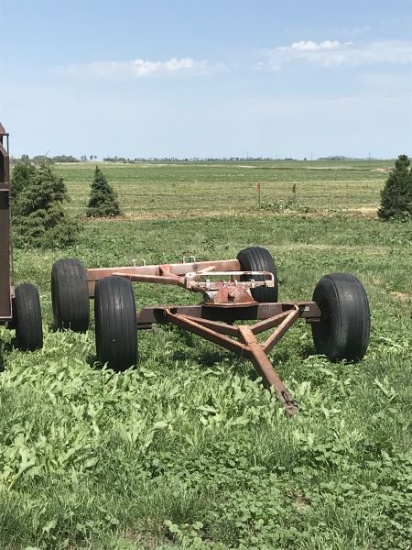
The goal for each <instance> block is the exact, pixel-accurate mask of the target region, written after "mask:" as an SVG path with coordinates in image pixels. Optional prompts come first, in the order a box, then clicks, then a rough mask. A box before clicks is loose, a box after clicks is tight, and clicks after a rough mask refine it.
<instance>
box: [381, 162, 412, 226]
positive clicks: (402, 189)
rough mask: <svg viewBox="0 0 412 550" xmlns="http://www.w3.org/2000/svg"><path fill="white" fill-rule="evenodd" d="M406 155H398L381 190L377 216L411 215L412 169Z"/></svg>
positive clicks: (401, 216)
mask: <svg viewBox="0 0 412 550" xmlns="http://www.w3.org/2000/svg"><path fill="white" fill-rule="evenodd" d="M409 165H410V160H409V159H408V157H407V155H399V157H398V159H397V160H396V161H395V168H394V169H393V170H392V171H391V172H390V174H389V176H388V179H387V180H386V182H385V187H384V188H383V190H382V191H381V206H380V208H379V210H378V216H379V218H381V219H383V220H389V219H396V218H397V219H400V218H405V217H411V216H412V171H411V170H409V169H408V168H409Z"/></svg>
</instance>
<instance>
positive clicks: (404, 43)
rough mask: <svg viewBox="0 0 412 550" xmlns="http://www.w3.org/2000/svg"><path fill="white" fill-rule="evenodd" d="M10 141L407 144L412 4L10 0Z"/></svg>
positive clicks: (207, 149) (114, 148)
mask: <svg viewBox="0 0 412 550" xmlns="http://www.w3.org/2000/svg"><path fill="white" fill-rule="evenodd" d="M0 29H1V31H0V33H1V34H0V35H1V45H2V55H1V57H0V121H1V122H3V124H4V125H5V127H6V128H7V130H8V131H9V132H10V134H11V139H10V145H11V153H12V154H14V155H15V156H20V155H21V154H25V153H26V154H29V155H36V154H45V153H47V152H48V154H49V155H50V156H54V155H59V154H67V155H70V154H71V155H75V156H80V155H87V156H90V155H97V156H98V157H99V158H102V157H104V156H107V155H110V156H115V155H117V156H123V157H129V158H135V157H164V156H166V157H180V158H184V157H189V158H191V157H202V158H204V157H230V156H247V155H249V156H269V157H274V158H283V157H294V158H304V157H306V158H318V157H323V156H329V155H346V156H353V157H365V158H366V157H367V156H368V155H369V154H370V155H371V156H372V157H378V158H394V157H396V156H397V155H399V154H404V153H406V154H409V155H412V2H411V0H392V1H391V2H388V1H381V2H378V1H377V0H358V1H356V2H355V1H354V0H345V2H334V1H333V0H328V1H324V0H312V1H311V2H305V1H296V0H289V1H287V2H286V1H284V2H276V1H275V0H273V1H270V0H253V2H252V1H245V0H237V1H235V0H219V1H217V0H208V1H196V0H191V1H190V0H169V1H167V0H151V1H146V0H142V1H139V0H135V1H132V0H116V2H113V1H110V2H109V1H107V0H99V1H98V0H71V1H66V0H12V1H10V0H0Z"/></svg>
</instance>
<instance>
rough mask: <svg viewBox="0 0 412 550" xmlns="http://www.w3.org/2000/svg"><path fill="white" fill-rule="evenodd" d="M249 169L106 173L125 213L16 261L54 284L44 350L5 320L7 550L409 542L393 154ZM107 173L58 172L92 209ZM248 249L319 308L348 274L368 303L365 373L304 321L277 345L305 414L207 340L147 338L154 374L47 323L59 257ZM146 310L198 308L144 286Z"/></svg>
mask: <svg viewBox="0 0 412 550" xmlns="http://www.w3.org/2000/svg"><path fill="white" fill-rule="evenodd" d="M244 166H245V165H243V166H239V165H238V164H229V165H226V164H220V165H181V164H176V165H171V166H170V165H166V166H164V165H162V166H159V165H138V166H130V165H125V166H123V165H122V166H117V165H110V166H102V168H103V170H104V172H105V174H106V175H107V177H108V179H109V181H110V182H111V183H113V186H114V187H115V189H116V190H117V191H118V193H119V197H120V203H121V207H122V208H123V210H124V212H125V213H126V216H125V217H124V218H123V219H121V220H120V221H110V220H98V221H86V220H84V231H83V234H82V237H81V241H80V242H79V244H78V245H76V246H75V247H73V248H71V249H69V250H65V251H64V252H62V251H44V252H38V251H32V250H15V254H14V270H15V282H16V283H18V282H22V281H31V282H34V283H36V284H37V285H38V287H39V289H40V293H41V300H42V307H43V315H44V330H45V345H44V349H43V350H41V351H37V352H34V353H26V354H25V353H21V352H19V351H17V350H15V349H14V348H13V347H12V345H11V344H12V338H13V333H12V332H9V331H7V330H5V329H0V338H1V340H0V341H1V362H2V364H3V367H4V372H2V373H1V375H0V414H1V422H0V491H1V498H0V541H1V543H0V547H1V548H2V549H3V548H4V549H13V550H14V549H24V548H26V549H28V548H31V549H32V550H33V548H38V549H43V548H44V549H50V550H51V549H60V548H70V549H77V548H78V549H80V548H84V549H86V548H87V549H94V550H100V549H113V550H114V549H119V550H131V549H132V548H133V549H135V548H138V549H142V550H143V549H164V550H166V549H169V548H174V547H176V548H187V549H197V548H199V549H200V548H205V549H216V550H224V549H245V550H246V549H253V548H255V549H258V550H261V549H289V548H290V549H292V548H293V549H294V550H296V549H302V550H306V549H308V550H324V549H336V550H338V549H339V550H340V549H341V550H347V549H353V550H359V549H361V550H380V549H387V550H392V549H402V550H407V549H410V548H412V546H411V545H412V522H411V519H410V518H411V517H412V453H411V443H412V371H411V361H410V355H411V348H412V340H411V328H412V319H411V313H412V297H411V288H412V276H411V273H412V257H411V246H412V226H411V225H410V224H409V223H404V224H392V223H382V222H379V221H378V220H377V219H376V208H377V207H378V205H379V192H380V190H381V189H382V187H383V183H384V181H385V178H386V177H387V172H385V170H387V169H388V168H389V167H390V163H383V162H382V163H377V162H372V163H371V166H369V163H368V162H365V163H349V162H348V163H342V164H335V163H328V164H327V163H317V162H310V163H309V162H307V163H285V162H282V163H265V164H263V165H261V164H253V163H252V164H251V167H250V168H245V167H244ZM93 169H94V165H89V164H87V165H86V164H83V165H70V166H65V165H62V166H59V167H58V170H59V172H60V173H61V174H62V175H64V177H65V179H66V183H67V185H68V189H69V193H70V195H71V197H72V201H71V203H70V208H71V209H72V211H73V212H74V213H76V214H79V215H84V210H85V203H86V201H87V195H88V191H89V185H90V182H91V179H92V177H93ZM259 180H260V181H261V182H262V206H263V208H262V209H259V208H258V203H257V192H256V183H257V181H259ZM294 182H296V184H297V194H296V198H295V199H294V197H293V193H292V189H291V188H292V185H293V183H294ZM248 245H259V246H264V247H266V248H268V249H269V250H270V252H271V253H272V255H273V257H274V258H275V261H276V263H277V269H278V274H279V279H280V287H279V293H280V299H281V300H290V299H300V300H308V299H311V296H312V293H313V289H314V287H315V285H316V283H317V281H318V280H319V279H320V278H321V277H322V276H323V275H324V274H326V273H331V272H334V271H349V272H352V273H354V274H356V275H357V276H358V277H359V278H360V280H361V281H362V282H363V284H364V286H365V288H366V290H367V293H368V296H369V301H370V306H371V312H372V334H371V344H370V348H369V351H368V353H367V355H366V357H365V359H364V360H363V361H362V362H361V363H359V364H345V363H342V364H330V363H329V362H328V361H327V360H326V359H325V358H324V357H320V356H316V355H315V354H314V349H313V344H312V338H311V333H310V327H308V326H307V325H306V324H305V323H303V322H301V323H298V324H297V325H296V326H295V327H293V329H292V330H291V331H290V332H289V333H288V334H287V335H286V337H285V338H284V340H282V342H281V343H280V344H279V346H277V347H275V348H274V350H273V351H272V352H271V354H270V358H271V360H272V362H273V363H274V365H275V366H276V368H277V369H278V371H279V373H280V374H281V376H282V378H283V380H284V381H285V383H286V385H287V387H288V388H289V389H290V390H291V392H292V393H293V395H294V396H295V398H296V399H297V400H298V402H299V404H300V407H301V410H300V413H299V415H298V416H296V417H294V418H292V419H288V418H286V417H285V416H284V414H283V412H282V408H281V406H280V405H279V403H278V401H277V400H276V399H275V398H273V397H272V396H271V394H270V392H268V391H267V390H264V389H263V387H262V384H261V382H260V380H259V378H258V377H257V375H256V374H255V371H254V370H253V367H252V366H251V365H250V364H249V363H247V362H243V361H241V360H239V359H237V358H236V357H235V356H233V355H232V354H231V353H229V352H226V351H223V350H220V349H219V348H217V347H215V346H214V345H212V344H209V343H207V342H205V341H203V340H201V339H199V338H198V337H196V336H190V335H189V336H188V335H187V334H185V333H183V332H181V331H179V330H177V329H174V328H172V327H168V326H165V327H156V328H155V329H153V330H150V331H144V332H142V333H139V346H140V352H141V359H140V363H139V365H138V368H136V369H132V370H130V371H128V372H125V373H122V374H114V373H113V372H110V371H109V370H98V369H94V368H92V367H91V366H90V364H91V363H92V362H93V357H94V354H95V350H94V337H93V329H91V330H90V331H89V332H88V333H87V334H85V335H84V334H83V335H82V334H74V333H72V332H66V333H54V332H53V331H52V330H51V328H50V327H51V321H52V317H51V304H50V282H49V280H50V270H51V266H52V263H53V262H54V261H55V260H56V259H58V258H61V257H78V258H81V259H82V260H83V261H84V262H85V264H86V265H87V266H89V267H96V266H114V265H131V264H132V262H133V260H137V261H138V262H140V261H143V259H144V260H146V261H147V262H148V263H164V262H168V261H173V262H175V261H180V259H181V258H182V257H183V256H187V255H195V256H196V259H198V260H202V259H227V258H233V257H236V255H237V253H238V251H239V250H241V249H242V248H244V247H246V246H248ZM136 302H137V306H138V307H143V306H146V305H154V304H165V303H196V297H195V298H194V300H193V296H191V295H189V294H188V293H185V292H184V291H183V290H181V289H178V288H174V287H167V286H165V287H162V286H154V285H143V284H140V285H136Z"/></svg>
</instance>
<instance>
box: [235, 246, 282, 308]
mask: <svg viewBox="0 0 412 550" xmlns="http://www.w3.org/2000/svg"><path fill="white" fill-rule="evenodd" d="M237 259H238V260H239V263H240V269H241V270H242V271H269V272H270V273H273V275H274V277H275V286H274V287H273V288H270V287H265V286H261V287H258V288H253V289H252V290H251V293H252V296H253V298H254V299H255V300H256V302H277V301H278V278H277V274H276V266H275V262H274V260H273V258H272V255H271V254H270V252H269V251H268V250H266V248H261V247H260V246H250V247H249V248H244V249H243V250H241V251H240V252H239V254H238V255H237ZM241 279H242V280H244V281H247V280H250V279H251V277H250V276H247V275H244V276H242V277H241ZM253 279H255V281H264V280H265V277H264V275H256V276H254V277H253Z"/></svg>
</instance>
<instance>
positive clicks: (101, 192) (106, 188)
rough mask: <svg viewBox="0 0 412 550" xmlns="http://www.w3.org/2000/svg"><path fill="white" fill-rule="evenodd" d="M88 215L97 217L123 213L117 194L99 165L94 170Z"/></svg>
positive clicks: (114, 215)
mask: <svg viewBox="0 0 412 550" xmlns="http://www.w3.org/2000/svg"><path fill="white" fill-rule="evenodd" d="M86 215H87V216H88V217H96V218H98V217H103V216H104V217H116V216H120V215H121V211H120V207H119V202H118V201H117V195H116V193H115V191H114V190H113V188H112V187H111V185H110V184H109V183H108V181H107V179H106V177H105V175H104V174H103V172H102V171H101V170H100V168H99V167H98V166H96V170H95V172H94V180H93V183H92V185H91V190H90V200H89V203H88V205H87V210H86Z"/></svg>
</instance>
